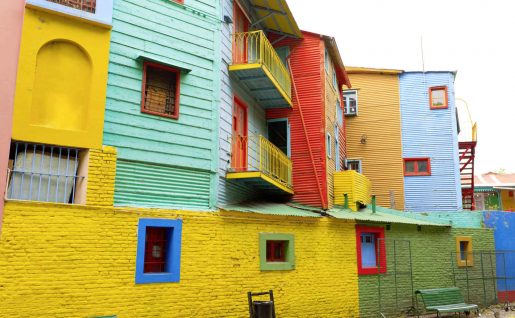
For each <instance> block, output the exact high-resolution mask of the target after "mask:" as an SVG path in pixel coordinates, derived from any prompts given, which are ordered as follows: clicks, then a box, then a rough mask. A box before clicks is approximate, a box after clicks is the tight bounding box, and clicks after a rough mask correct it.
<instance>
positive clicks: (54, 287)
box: [0, 201, 359, 318]
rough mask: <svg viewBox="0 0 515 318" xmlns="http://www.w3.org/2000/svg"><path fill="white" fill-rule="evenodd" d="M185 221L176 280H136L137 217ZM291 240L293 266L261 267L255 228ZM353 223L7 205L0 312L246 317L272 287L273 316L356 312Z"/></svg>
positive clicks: (5, 314)
mask: <svg viewBox="0 0 515 318" xmlns="http://www.w3.org/2000/svg"><path fill="white" fill-rule="evenodd" d="M143 217H145V218H171V219H177V218H181V219H182V220H183V235H182V256H181V257H182V258H181V280H180V282H179V283H162V284H144V285H136V284H135V283H134V271H135V258H136V245H137V228H138V219H139V218H143ZM263 232H266V233H291V234H293V235H294V236H295V257H296V268H295V270H292V271H270V272H261V271H260V266H259V233H263ZM355 245H356V240H355V230H354V224H353V223H346V222H343V221H341V220H334V219H329V218H320V219H315V218H299V217H285V216H264V215H258V214H244V213H229V212H185V211H171V210H158V209H129V208H113V207H91V206H72V205H58V204H49V203H34V202H14V201H11V202H7V204H6V208H5V219H4V228H3V233H2V238H1V241H0V255H1V257H0V268H1V270H0V307H1V310H0V317H9V318H14V317H66V318H69V317H95V316H102V315H118V317H120V318H125V317H167V318H169V317H181V318H183V317H238V318H241V317H248V306H247V298H246V297H247V296H246V293H247V291H266V290H269V289H273V290H274V295H275V298H276V307H277V316H278V317H281V318H288V317H291V318H294V317H295V318H297V317H310V318H311V317H347V318H351V317H358V312H359V308H358V304H359V300H358V282H357V277H358V276H357V269H356V267H357V266H356V248H355Z"/></svg>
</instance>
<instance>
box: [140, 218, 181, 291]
mask: <svg viewBox="0 0 515 318" xmlns="http://www.w3.org/2000/svg"><path fill="white" fill-rule="evenodd" d="M181 236H182V220H167V219H140V220H139V224H138V249H137V255H136V284H148V283H166V282H178V281H179V280H180V265H181Z"/></svg>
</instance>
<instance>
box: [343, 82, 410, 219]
mask: <svg viewBox="0 0 515 318" xmlns="http://www.w3.org/2000/svg"><path fill="white" fill-rule="evenodd" d="M349 78H350V81H351V83H352V86H353V88H356V89H358V116H349V117H346V118H345V119H346V122H345V124H346V126H347V155H348V157H349V158H353V159H361V160H362V169H363V171H362V172H363V174H364V175H366V176H367V177H368V178H369V179H370V180H371V181H372V193H373V194H375V195H376V196H377V203H378V204H379V205H382V206H387V207H389V206H391V205H390V191H393V192H394V194H395V208H396V209H400V210H402V209H404V172H403V167H402V141H401V114H400V97H399V77H398V75H381V74H349ZM362 135H366V136H367V143H366V144H362V143H361V142H360V140H361V136H362Z"/></svg>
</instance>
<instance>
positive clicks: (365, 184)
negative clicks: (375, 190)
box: [334, 170, 371, 211]
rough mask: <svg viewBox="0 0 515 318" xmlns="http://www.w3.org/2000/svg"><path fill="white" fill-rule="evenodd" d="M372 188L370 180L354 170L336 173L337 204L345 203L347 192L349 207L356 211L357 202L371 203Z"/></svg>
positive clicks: (335, 191) (335, 190)
mask: <svg viewBox="0 0 515 318" xmlns="http://www.w3.org/2000/svg"><path fill="white" fill-rule="evenodd" d="M370 188H371V182H370V180H369V179H368V178H367V177H366V176H364V175H362V174H360V173H358V172H356V171H354V170H347V171H340V172H335V173H334V193H335V196H336V198H335V200H334V203H335V204H338V205H343V204H344V202H345V200H344V198H345V194H347V197H348V200H349V207H350V208H351V209H352V210H353V211H356V208H357V206H356V202H361V203H362V204H368V203H370Z"/></svg>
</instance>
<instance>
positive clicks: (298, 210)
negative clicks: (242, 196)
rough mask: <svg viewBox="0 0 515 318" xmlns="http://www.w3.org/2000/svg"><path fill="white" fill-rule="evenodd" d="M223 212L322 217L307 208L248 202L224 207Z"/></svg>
mask: <svg viewBox="0 0 515 318" xmlns="http://www.w3.org/2000/svg"><path fill="white" fill-rule="evenodd" d="M221 210H223V211H229V212H245V213H258V214H268V215H282V216H303V217H315V218H319V217H321V215H320V214H318V213H315V212H312V211H309V208H307V207H306V208H304V207H301V206H299V207H295V206H292V205H289V204H285V203H270V202H247V203H240V204H232V205H227V206H224V207H222V208H221Z"/></svg>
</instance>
